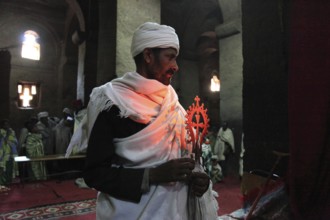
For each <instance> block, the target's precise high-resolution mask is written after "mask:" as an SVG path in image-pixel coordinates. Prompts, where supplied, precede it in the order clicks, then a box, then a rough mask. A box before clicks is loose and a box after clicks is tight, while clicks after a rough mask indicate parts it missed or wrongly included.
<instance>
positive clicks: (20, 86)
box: [17, 84, 23, 93]
mask: <svg viewBox="0 0 330 220" xmlns="http://www.w3.org/2000/svg"><path fill="white" fill-rule="evenodd" d="M22 89H23V88H22V85H20V84H19V85H18V86H17V92H18V93H22Z"/></svg>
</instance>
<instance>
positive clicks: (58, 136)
mask: <svg viewBox="0 0 330 220" xmlns="http://www.w3.org/2000/svg"><path fill="white" fill-rule="evenodd" d="M73 124H74V119H73V116H72V113H71V110H70V109H68V108H64V109H63V116H62V119H61V120H60V122H59V123H58V124H57V125H55V127H54V128H53V138H54V145H55V154H65V152H66V150H67V147H68V146H69V143H70V140H71V136H72V133H73Z"/></svg>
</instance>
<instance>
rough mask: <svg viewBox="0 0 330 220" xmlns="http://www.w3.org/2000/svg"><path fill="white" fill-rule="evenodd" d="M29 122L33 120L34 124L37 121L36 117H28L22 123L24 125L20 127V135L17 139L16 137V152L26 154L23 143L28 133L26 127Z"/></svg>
mask: <svg viewBox="0 0 330 220" xmlns="http://www.w3.org/2000/svg"><path fill="white" fill-rule="evenodd" d="M31 122H34V123H35V124H36V123H37V122H38V119H37V117H31V118H29V120H27V121H26V122H25V123H24V126H23V128H22V129H21V131H20V135H19V139H18V146H19V147H18V149H17V150H18V153H19V155H26V152H25V143H26V136H27V135H28V133H29V129H28V125H29V124H30V123H31Z"/></svg>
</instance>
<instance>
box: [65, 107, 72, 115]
mask: <svg viewBox="0 0 330 220" xmlns="http://www.w3.org/2000/svg"><path fill="white" fill-rule="evenodd" d="M63 113H67V114H71V110H70V109H69V108H64V109H63Z"/></svg>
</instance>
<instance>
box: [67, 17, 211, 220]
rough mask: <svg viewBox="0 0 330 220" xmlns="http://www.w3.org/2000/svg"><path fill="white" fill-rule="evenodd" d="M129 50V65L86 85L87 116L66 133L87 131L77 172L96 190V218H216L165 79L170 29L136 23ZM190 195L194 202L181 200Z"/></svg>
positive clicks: (169, 67) (175, 44)
mask: <svg viewBox="0 0 330 220" xmlns="http://www.w3.org/2000/svg"><path fill="white" fill-rule="evenodd" d="M131 53H132V57H133V58H134V60H135V64H136V71H133V72H128V73H126V74H124V76H123V77H120V78H117V79H114V80H112V81H111V82H109V83H106V84H104V85H102V86H100V87H97V88H94V89H93V91H92V94H91V95H90V101H89V104H88V106H87V117H86V118H87V119H88V120H87V121H86V124H84V126H81V128H82V130H77V131H76V132H75V134H74V135H73V138H72V141H74V140H77V141H78V142H79V141H80V138H75V136H77V137H86V139H85V140H84V141H82V142H81V147H82V149H83V148H84V147H87V145H88V148H87V154H86V156H87V157H86V168H85V171H84V179H85V181H86V183H87V184H88V185H89V186H90V187H92V188H95V189H96V190H98V191H99V193H98V197H97V204H96V218H97V219H146V220H147V219H154V218H157V219H182V220H188V219H193V218H190V217H191V215H192V214H196V215H198V217H200V218H201V219H209V220H213V219H214V220H215V219H217V210H216V204H215V203H214V199H213V195H212V189H210V187H209V185H210V183H211V181H210V178H209V176H208V175H207V174H206V173H205V172H193V170H194V168H195V165H196V164H197V163H196V164H195V161H194V160H193V159H192V158H191V146H190V145H189V144H187V142H186V141H187V140H186V135H187V131H186V130H185V115H186V111H185V110H184V109H183V107H182V106H181V104H180V103H179V101H178V96H177V94H176V92H175V90H174V89H173V87H172V86H171V85H170V82H171V79H172V77H173V75H174V74H175V73H176V72H177V71H178V65H177V62H176V58H177V56H178V54H179V40H178V37H177V34H176V33H175V30H174V29H173V28H172V27H169V26H166V25H159V24H157V23H152V22H147V23H145V24H143V25H141V26H140V27H139V28H138V29H137V30H136V31H135V32H134V35H133V40H132V46H131ZM86 129H87V130H86ZM73 145H74V144H72V146H73ZM67 153H70V149H68V152H67ZM191 197H192V198H194V199H195V198H196V199H197V201H198V202H199V204H200V206H198V208H201V209H199V210H196V209H191V207H190V206H187V203H188V201H190V200H189V198H191ZM188 210H189V211H188ZM190 211H192V212H190Z"/></svg>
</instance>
